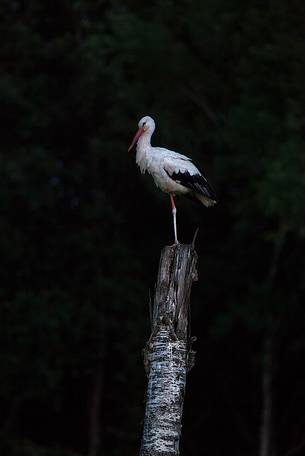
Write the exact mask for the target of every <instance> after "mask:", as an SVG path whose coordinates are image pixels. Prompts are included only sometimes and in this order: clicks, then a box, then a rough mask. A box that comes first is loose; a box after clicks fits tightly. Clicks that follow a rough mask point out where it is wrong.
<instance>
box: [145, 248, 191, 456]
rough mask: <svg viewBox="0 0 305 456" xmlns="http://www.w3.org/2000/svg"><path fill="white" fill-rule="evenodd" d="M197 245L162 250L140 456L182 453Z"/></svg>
mask: <svg viewBox="0 0 305 456" xmlns="http://www.w3.org/2000/svg"><path fill="white" fill-rule="evenodd" d="M196 262H197V254H196V252H195V251H194V246H193V245H181V244H178V245H172V246H168V247H165V248H164V249H163V251H162V252H161V258H160V264H159V273H158V280H157V285H156V291H155V298H154V307H153V321H152V333H151V336H150V339H149V341H148V343H147V345H146V348H145V350H144V365H145V369H146V372H147V375H148V387H147V394H146V410H145V419H144V430H143V437H142V445H141V450H140V456H178V455H179V439H180V434H181V419H182V409H183V400H184V391H185V384H186V374H187V372H188V371H189V370H190V369H191V367H192V366H193V363H194V355H195V352H194V351H193V350H192V347H191V345H192V342H193V340H192V338H190V321H189V313H190V311H189V309H190V308H189V300H190V293H191V287H192V282H193V281H194V280H196V279H197V271H196Z"/></svg>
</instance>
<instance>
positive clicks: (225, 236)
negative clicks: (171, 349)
mask: <svg viewBox="0 0 305 456" xmlns="http://www.w3.org/2000/svg"><path fill="white" fill-rule="evenodd" d="M304 18H305V3H304V2H303V1H298V0H290V1H289V2H288V1H287V0H270V1H259V0H249V1H244V0H194V1H187V0H176V1H174V0H162V1H155V2H145V1H131V0H127V1H119V0H118V1H112V2H111V1H107V0H92V1H89V0H87V1H86V0H75V1H69V0H61V1H59V0H52V1H46V0H28V1H25V0H1V2H0V36H1V44H0V99H1V114H0V115H1V122H0V129H1V136H0V138H1V156H0V186H1V191H0V210H1V217H0V252H1V262H0V302H1V304H0V453H1V455H3V456H79V455H88V456H102V455H107V456H118V455H126V456H128V455H136V454H137V453H138V448H139V444H140V438H141V431H142V420H143V413H144V393H145V385H146V379H145V373H144V369H143V365H142V358H141V350H142V348H143V347H144V345H145V342H146V340H147V339H148V337H149V332H150V328H149V309H148V302H149V289H150V290H151V291H152V292H153V287H154V282H155V278H156V273H157V268H158V259H159V255H160V250H161V248H162V247H163V246H164V245H166V244H171V243H172V242H173V230H172V220H171V212H170V204H169V198H168V196H167V195H165V194H162V193H161V192H159V191H158V190H156V188H155V186H154V184H153V182H152V180H151V178H149V177H147V176H141V175H140V172H139V169H138V168H137V167H136V164H135V152H134V151H133V152H131V153H128V152H127V147H128V145H129V144H130V141H131V139H132V137H133V135H134V133H135V130H136V128H137V123H138V120H139V119H140V117H142V116H143V115H146V114H149V115H151V116H153V117H154V118H155V119H156V122H157V129H156V132H155V135H154V137H153V143H154V144H155V145H160V146H164V147H169V148H171V149H173V150H177V151H179V152H181V153H184V154H186V155H190V156H192V157H193V158H194V160H195V162H197V163H198V164H199V166H200V167H201V168H202V169H203V170H204V172H205V173H206V174H207V175H208V177H209V180H210V181H211V183H212V186H213V187H214V188H215V189H216V191H217V193H218V197H219V204H218V205H217V206H216V207H215V208H211V209H209V210H207V209H205V208H200V207H199V206H195V205H193V204H192V203H191V202H189V201H183V200H178V202H177V203H178V229H179V233H180V234H179V239H180V241H181V242H186V243H189V242H190V241H191V239H192V237H193V234H194V231H195V229H196V227H197V226H198V227H199V228H200V231H199V235H198V239H197V251H198V254H199V265H198V267H199V282H198V283H197V284H196V285H194V288H193V294H192V319H193V324H192V333H193V335H196V336H197V338H198V341H197V343H196V347H195V348H196V350H197V360H196V361H197V362H196V366H195V367H194V369H193V370H192V372H191V373H190V375H189V378H188V384H187V394H186V399H185V413H184V421H183V430H182V454H184V455H188V456H197V455H198V456H200V455H203V454H211V455H213V456H218V455H219V456H220V455H221V456H222V455H224V454H228V453H230V454H234V456H246V455H247V456H252V455H258V456H296V455H303V454H305V387H304V385H305V363H304V357H305V318H304V317H305V312H304V304H305V300H304V291H305V210H304V209H305V153H304V152H305V151H304V140H305V133H304V132H305V114H304V106H305V89H304V87H305V86H304V80H305V40H304V38H305V33H304V31H305V22H304V20H305V19H304ZM302 297H303V299H302Z"/></svg>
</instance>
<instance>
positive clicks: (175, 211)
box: [169, 193, 179, 244]
mask: <svg viewBox="0 0 305 456" xmlns="http://www.w3.org/2000/svg"><path fill="white" fill-rule="evenodd" d="M169 196H170V199H171V206H172V213H173V221H174V233H175V244H179V242H178V239H177V220H176V213H177V209H176V206H175V201H174V197H173V194H172V193H170V194H169Z"/></svg>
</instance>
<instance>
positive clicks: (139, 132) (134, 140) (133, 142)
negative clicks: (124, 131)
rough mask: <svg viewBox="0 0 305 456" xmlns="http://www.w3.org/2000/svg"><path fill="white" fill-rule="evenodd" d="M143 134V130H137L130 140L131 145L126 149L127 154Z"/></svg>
mask: <svg viewBox="0 0 305 456" xmlns="http://www.w3.org/2000/svg"><path fill="white" fill-rule="evenodd" d="M142 133H144V130H143V128H139V130H138V131H137V132H136V134H135V137H134V138H133V140H132V143H131V144H130V146H129V147H128V152H129V151H130V150H131V149H132V148H133V146H134V145H135V144H136V143H137V142H138V140H139V138H140V136H141V134H142Z"/></svg>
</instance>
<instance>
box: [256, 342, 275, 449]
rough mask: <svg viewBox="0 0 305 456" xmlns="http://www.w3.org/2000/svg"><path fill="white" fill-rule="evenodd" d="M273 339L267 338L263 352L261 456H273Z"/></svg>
mask: <svg viewBox="0 0 305 456" xmlns="http://www.w3.org/2000/svg"><path fill="white" fill-rule="evenodd" d="M272 348H273V347H272V339H271V337H268V336H266V337H265V340H264V351H263V369H262V393H263V407H262V417H261V435H260V450H259V456H272V423H273V414H272V408H273V407H272V406H273V404H272V395H273V394H272V393H273V387H272V382H273V366H272V357H273V356H272V355H273V349H272Z"/></svg>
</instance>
